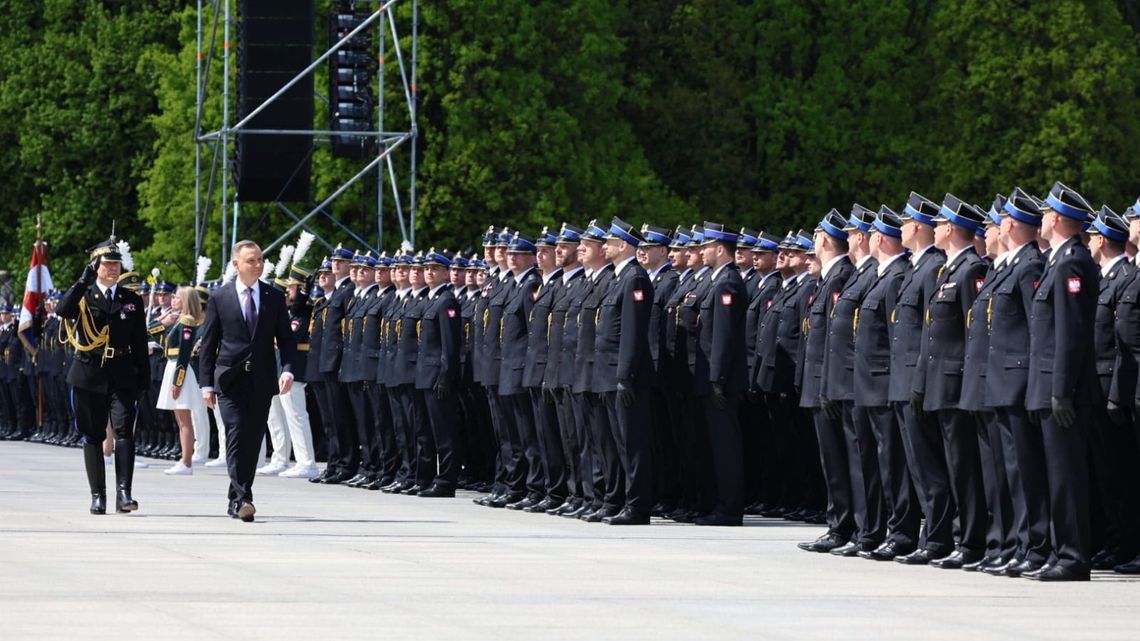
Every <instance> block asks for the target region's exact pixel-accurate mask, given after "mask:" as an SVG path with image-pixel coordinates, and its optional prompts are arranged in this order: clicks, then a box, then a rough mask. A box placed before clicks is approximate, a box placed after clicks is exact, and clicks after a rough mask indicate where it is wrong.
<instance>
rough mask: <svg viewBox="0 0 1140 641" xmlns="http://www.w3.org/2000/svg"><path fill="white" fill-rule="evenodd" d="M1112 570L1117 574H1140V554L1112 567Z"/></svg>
mask: <svg viewBox="0 0 1140 641" xmlns="http://www.w3.org/2000/svg"><path fill="white" fill-rule="evenodd" d="M1112 571H1113V572H1115V573H1117V574H1130V575H1131V574H1140V556H1138V557H1136V558H1135V559H1132V560H1131V561H1129V562H1128V563H1121V564H1120V565H1118V566H1116V567H1114V568H1112Z"/></svg>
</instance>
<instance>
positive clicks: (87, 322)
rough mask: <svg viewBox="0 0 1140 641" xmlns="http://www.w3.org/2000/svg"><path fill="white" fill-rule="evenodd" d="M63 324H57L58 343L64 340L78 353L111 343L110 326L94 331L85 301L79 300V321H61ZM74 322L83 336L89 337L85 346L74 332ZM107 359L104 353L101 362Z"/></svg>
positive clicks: (92, 321) (83, 299)
mask: <svg viewBox="0 0 1140 641" xmlns="http://www.w3.org/2000/svg"><path fill="white" fill-rule="evenodd" d="M61 320H62V321H63V322H61V323H60V324H59V328H60V332H62V333H61V334H60V336H59V339H60V342H64V341H65V340H66V341H67V343H68V344H69V345H71V346H72V347H74V348H75V350H76V351H79V352H90V351H93V350H96V349H99V348H101V347H107V344H108V343H109V342H110V341H111V326H110V325H105V326H103V329H101V330H99V331H95V319H94V318H92V317H91V310H89V309H88V308H87V299H85V298H80V299H79V320H78V321H73V320H69V319H66V318H65V319H61ZM76 322H78V323H79V325H80V327H81V329H82V333H83V335H84V336H86V337H89V339H88V340H89V341H90V342H88V343H87V344H86V345H84V344H83V343H81V342H80V340H79V333H78V332H76V331H75V325H76ZM106 359H107V353H106V351H104V353H103V360H106Z"/></svg>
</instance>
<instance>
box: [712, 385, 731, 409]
mask: <svg viewBox="0 0 1140 641" xmlns="http://www.w3.org/2000/svg"><path fill="white" fill-rule="evenodd" d="M712 404H713V407H715V408H717V409H718V410H723V409H724V408H726V407H728V397H727V396H725V395H724V386H723V385H721V384H720V383H713V384H712Z"/></svg>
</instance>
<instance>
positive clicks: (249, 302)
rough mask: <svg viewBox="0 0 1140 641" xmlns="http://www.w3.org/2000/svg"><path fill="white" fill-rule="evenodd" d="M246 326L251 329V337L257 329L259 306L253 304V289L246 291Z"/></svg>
mask: <svg viewBox="0 0 1140 641" xmlns="http://www.w3.org/2000/svg"><path fill="white" fill-rule="evenodd" d="M245 326H246V327H248V328H249V335H250V336H253V330H254V328H256V327H257V305H255V304H254V302H253V289H252V288H250V289H247V290H245Z"/></svg>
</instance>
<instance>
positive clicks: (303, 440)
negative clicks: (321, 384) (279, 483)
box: [263, 382, 317, 467]
mask: <svg viewBox="0 0 1140 641" xmlns="http://www.w3.org/2000/svg"><path fill="white" fill-rule="evenodd" d="M269 440H270V441H271V442H272V443H273V456H272V457H271V458H270V462H271V463H273V464H277V465H282V466H288V465H289V454H290V453H292V454H293V455H294V456H295V457H296V459H297V465H299V466H301V467H312V466H314V465H316V464H317V461H316V459H314V458H313V432H312V429H311V428H310V427H309V410H308V408H307V407H306V406H305V384H304V383H298V382H294V383H293V388H292V389H290V390H289V393H288V394H285V395H283V396H282V395H277V396H274V397H273V402H272V403H271V404H270V405H269ZM290 450H292V452H290ZM263 457H264V455H263Z"/></svg>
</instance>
